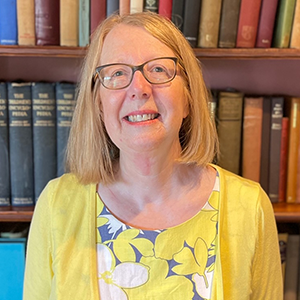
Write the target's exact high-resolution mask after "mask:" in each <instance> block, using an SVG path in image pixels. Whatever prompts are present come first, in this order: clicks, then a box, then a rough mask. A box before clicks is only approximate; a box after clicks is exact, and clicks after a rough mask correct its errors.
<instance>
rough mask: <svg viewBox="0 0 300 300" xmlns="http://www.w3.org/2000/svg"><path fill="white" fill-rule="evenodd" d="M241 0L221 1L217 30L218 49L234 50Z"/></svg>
mask: <svg viewBox="0 0 300 300" xmlns="http://www.w3.org/2000/svg"><path fill="white" fill-rule="evenodd" d="M240 4H241V0H223V2H222V9H221V18H220V29H219V44H218V45H219V47H220V48H234V47H235V45H236V36H237V28H238V21H239V12H240Z"/></svg>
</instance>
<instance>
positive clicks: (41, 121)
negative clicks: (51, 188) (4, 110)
mask: <svg viewBox="0 0 300 300" xmlns="http://www.w3.org/2000/svg"><path fill="white" fill-rule="evenodd" d="M32 122H33V158H34V195H35V201H37V199H38V197H39V195H40V193H41V192H42V190H43V189H44V187H45V186H46V184H47V182H48V181H49V180H51V179H53V178H55V177H56V164H57V162H56V106H55V84H54V83H46V82H45V83H42V82H35V83H33V84H32Z"/></svg>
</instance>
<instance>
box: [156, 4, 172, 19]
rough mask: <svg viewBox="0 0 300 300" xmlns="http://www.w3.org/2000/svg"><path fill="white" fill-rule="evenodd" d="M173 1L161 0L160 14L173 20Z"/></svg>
mask: <svg viewBox="0 0 300 300" xmlns="http://www.w3.org/2000/svg"><path fill="white" fill-rule="evenodd" d="M172 2H173V0H159V2H158V13H159V14H160V15H161V16H164V17H166V18H168V19H170V20H171V19H172V5H173V3H172Z"/></svg>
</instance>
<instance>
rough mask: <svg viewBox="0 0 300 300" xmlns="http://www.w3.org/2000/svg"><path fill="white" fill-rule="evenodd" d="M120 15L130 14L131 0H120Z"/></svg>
mask: <svg viewBox="0 0 300 300" xmlns="http://www.w3.org/2000/svg"><path fill="white" fill-rule="evenodd" d="M119 14H120V16H123V15H128V14H130V0H119Z"/></svg>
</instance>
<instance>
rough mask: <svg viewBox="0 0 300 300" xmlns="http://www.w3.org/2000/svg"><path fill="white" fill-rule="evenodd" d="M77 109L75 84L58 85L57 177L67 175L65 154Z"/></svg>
mask: <svg viewBox="0 0 300 300" xmlns="http://www.w3.org/2000/svg"><path fill="white" fill-rule="evenodd" d="M74 107H75V84H73V83H63V82H61V83H60V82H58V83H57V84H56V139H57V151H56V152H57V176H61V175H62V174H64V173H65V163H64V162H65V152H66V147H67V143H68V138H69V132H70V127H71V121H72V117H73V111H74Z"/></svg>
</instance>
